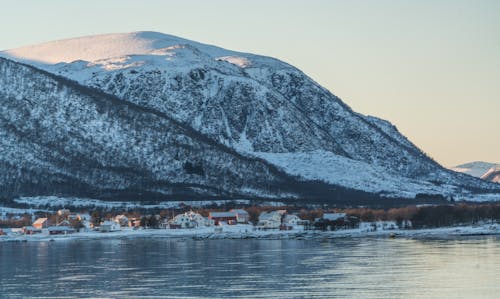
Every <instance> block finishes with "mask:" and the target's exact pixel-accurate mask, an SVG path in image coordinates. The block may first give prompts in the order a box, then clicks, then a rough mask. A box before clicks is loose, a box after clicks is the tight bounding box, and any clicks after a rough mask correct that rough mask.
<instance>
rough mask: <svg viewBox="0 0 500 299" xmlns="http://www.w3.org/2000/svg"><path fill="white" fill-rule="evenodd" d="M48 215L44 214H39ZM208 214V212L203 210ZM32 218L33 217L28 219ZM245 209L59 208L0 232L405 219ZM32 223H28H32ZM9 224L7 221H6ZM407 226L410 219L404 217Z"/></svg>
mask: <svg viewBox="0 0 500 299" xmlns="http://www.w3.org/2000/svg"><path fill="white" fill-rule="evenodd" d="M37 214H43V213H37ZM203 214H204V215H203ZM28 218H30V219H28ZM251 218H252V217H251V215H250V213H249V212H248V211H247V210H245V209H243V208H240V209H229V210H227V211H205V210H203V211H201V212H198V211H193V210H189V211H186V212H183V213H179V214H176V215H168V212H167V213H160V214H151V215H139V214H138V213H137V212H128V213H120V214H113V213H107V214H106V215H103V216H102V215H101V214H100V213H99V212H94V213H88V212H80V213H76V212H72V211H70V210H69V209H60V210H58V211H56V212H55V213H45V215H42V216H41V217H36V216H35V215H33V216H32V217H28V216H27V215H24V216H17V217H11V218H10V219H11V223H17V224H18V225H17V226H19V224H20V223H23V222H24V224H25V225H23V226H20V227H10V228H0V236H34V235H49V236H52V235H73V234H79V233H89V232H98V233H104V234H105V233H113V232H133V231H138V230H177V231H179V232H181V231H191V232H196V231H202V232H205V233H206V232H213V233H214V234H217V233H223V232H235V231H236V232H243V233H249V232H254V231H267V232H269V231H276V232H277V231H281V232H301V231H310V230H322V231H326V230H341V229H354V228H358V229H362V230H364V231H376V230H394V229H398V228H399V226H401V224H399V225H398V224H397V223H396V222H395V221H376V222H361V221H360V219H359V218H358V217H355V216H350V215H347V214H346V213H322V214H321V216H318V217H316V218H314V219H303V218H301V217H300V215H299V214H298V213H290V212H288V211H287V210H285V209H276V210H266V211H262V212H260V213H259V214H258V215H257V217H253V218H256V219H251ZM28 222H29V223H28ZM4 226H5V223H4ZM403 226H404V227H411V223H410V222H409V221H408V222H404V223H403Z"/></svg>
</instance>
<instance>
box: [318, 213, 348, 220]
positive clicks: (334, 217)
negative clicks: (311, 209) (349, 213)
mask: <svg viewBox="0 0 500 299" xmlns="http://www.w3.org/2000/svg"><path fill="white" fill-rule="evenodd" d="M345 216H346V213H324V214H323V219H325V220H331V221H335V220H337V219H340V218H344V217H345Z"/></svg>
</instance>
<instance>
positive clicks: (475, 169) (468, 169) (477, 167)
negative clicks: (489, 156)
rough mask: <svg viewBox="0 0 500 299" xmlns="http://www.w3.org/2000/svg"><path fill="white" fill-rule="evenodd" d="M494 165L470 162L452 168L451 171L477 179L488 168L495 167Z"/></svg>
mask: <svg viewBox="0 0 500 299" xmlns="http://www.w3.org/2000/svg"><path fill="white" fill-rule="evenodd" d="M496 165H497V164H496V163H489V162H482V161H477V162H470V163H465V164H461V165H457V166H455V167H452V168H451V169H452V170H453V171H456V172H461V173H465V174H468V175H471V176H474V177H477V178H480V177H482V176H483V175H484V174H485V173H486V172H487V171H488V170H489V169H490V168H492V167H495V166H496Z"/></svg>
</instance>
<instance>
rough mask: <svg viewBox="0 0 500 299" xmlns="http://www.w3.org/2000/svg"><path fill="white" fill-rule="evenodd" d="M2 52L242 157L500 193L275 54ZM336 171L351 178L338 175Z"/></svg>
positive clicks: (300, 170)
mask: <svg viewBox="0 0 500 299" xmlns="http://www.w3.org/2000/svg"><path fill="white" fill-rule="evenodd" d="M0 56H4V57H8V58H9V59H13V60H16V61H20V62H24V63H27V64H31V65H33V66H36V67H38V68H41V69H44V70H46V71H48V72H50V73H53V74H57V75H60V76H64V77H66V78H69V79H72V80H75V81H77V82H79V83H80V84H82V85H86V86H89V87H92V88H96V89H99V90H101V91H104V92H106V93H108V94H112V95H114V96H116V97H118V98H119V99H121V100H122V101H124V102H128V103H131V104H134V105H137V106H140V107H143V108H144V109H148V111H149V110H150V111H154V112H156V113H161V114H164V115H167V116H168V117H171V118H172V119H174V120H175V121H178V122H180V123H182V124H183V125H187V126H189V127H191V128H193V129H194V130H195V131H197V132H200V133H202V134H203V135H204V136H208V137H209V138H210V139H211V140H213V141H214V142H217V143H218V144H220V145H222V146H226V147H229V148H232V149H234V150H236V151H238V152H239V153H240V154H241V155H244V156H246V157H254V156H259V157H262V158H264V159H265V160H266V161H268V162H269V163H272V164H274V165H276V166H278V167H281V168H282V169H283V170H284V171H286V172H287V173H289V174H292V175H298V176H300V177H302V178H305V179H320V180H322V181H325V182H329V183H331V184H335V185H339V186H345V187H348V188H356V189H359V190H366V191H369V192H375V193H381V194H385V195H388V196H393V197H398V196H399V197H413V196H414V195H415V194H417V193H426V192H429V193H430V194H442V195H445V196H447V195H452V194H455V193H463V194H469V193H468V192H470V190H475V191H477V190H482V191H485V190H486V191H487V190H498V188H497V186H495V185H493V184H490V183H487V182H483V181H481V180H479V179H474V178H472V177H469V176H465V175H461V174H457V173H454V172H451V171H449V170H446V169H444V168H442V167H441V166H440V165H438V164H437V163H436V162H434V161H433V160H431V159H430V158H428V157H427V156H426V155H425V154H424V153H423V152H422V151H420V150H419V149H418V148H417V147H416V146H415V145H413V144H412V143H411V142H410V141H409V140H408V139H407V138H406V137H404V136H403V135H401V134H400V133H399V132H398V130H397V129H396V127H394V126H393V125H392V124H390V123H389V122H387V121H384V120H381V119H378V118H375V117H367V116H364V115H361V114H359V113H356V112H354V111H352V109H351V108H350V107H348V106H347V105H346V104H345V103H343V102H342V101H341V100H340V99H339V98H338V97H336V96H334V95H333V94H331V93H330V92H329V91H328V90H326V89H324V88H323V87H321V86H319V85H318V84H317V83H316V82H314V81H313V80H312V79H310V78H309V77H307V76H306V75H305V74H303V73H302V72H301V71H300V70H298V69H296V68H294V67H292V66H290V65H289V64H286V63H284V62H281V61H279V60H277V59H274V58H269V57H263V56H258V55H253V54H247V53H239V52H234V51H229V50H225V49H222V48H218V47H215V46H210V45H204V44H201V43H197V42H194V41H189V40H186V39H182V38H178V37H174V36H170V35H165V34H161V33H155V32H135V33H125V34H110V35H99V36H91V37H82V38H76V39H68V40H62V41H55V42H49V43H44V44H40V45H35V46H29V47H24V48H19V49H13V50H9V51H4V52H0ZM289 161H296V162H297V163H298V165H301V167H298V166H297V167H296V166H295V165H293V163H290V162H289ZM311 165H315V166H314V167H312V166H311ZM320 165H328V169H322V168H320V167H319V166H320ZM349 165H352V167H351V168H350V167H349ZM329 169H331V170H332V171H331V172H337V171H339V172H340V173H341V172H342V169H344V170H346V171H347V170H348V171H350V172H349V173H350V174H349V175H347V176H343V175H338V176H337V175H333V176H331V175H329V174H328V173H329V172H330V171H329ZM362 169H363V171H361V170H362ZM354 170H358V171H354ZM354 174H356V175H354ZM356 177H358V179H359V181H358V182H355V179H353V178H356ZM468 190H469V191H468ZM495 192H496V191H495ZM498 192H500V190H498Z"/></svg>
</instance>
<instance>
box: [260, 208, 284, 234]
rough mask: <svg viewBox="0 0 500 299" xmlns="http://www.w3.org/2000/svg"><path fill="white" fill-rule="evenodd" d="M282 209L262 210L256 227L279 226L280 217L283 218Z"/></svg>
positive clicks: (274, 227)
mask: <svg viewBox="0 0 500 299" xmlns="http://www.w3.org/2000/svg"><path fill="white" fill-rule="evenodd" d="M285 212H286V211H285ZM283 214H284V213H283V210H279V211H270V212H262V213H261V214H260V215H259V222H258V223H257V228H259V229H278V228H280V226H281V219H282V218H283Z"/></svg>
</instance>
